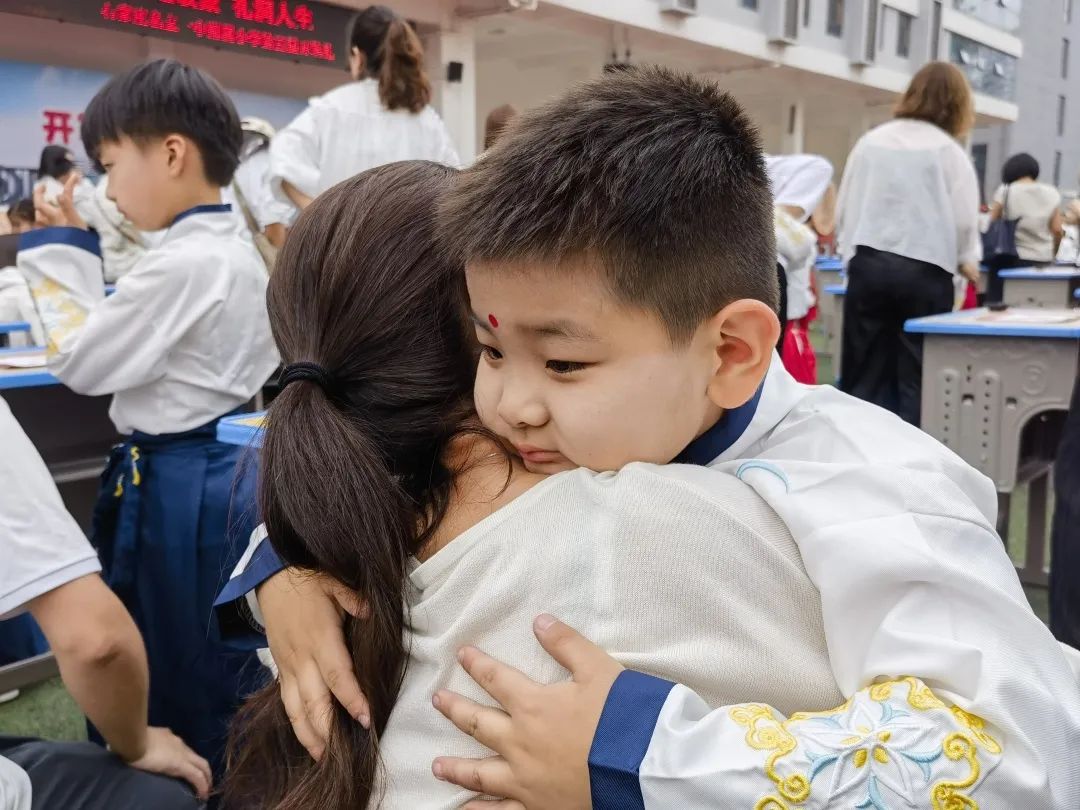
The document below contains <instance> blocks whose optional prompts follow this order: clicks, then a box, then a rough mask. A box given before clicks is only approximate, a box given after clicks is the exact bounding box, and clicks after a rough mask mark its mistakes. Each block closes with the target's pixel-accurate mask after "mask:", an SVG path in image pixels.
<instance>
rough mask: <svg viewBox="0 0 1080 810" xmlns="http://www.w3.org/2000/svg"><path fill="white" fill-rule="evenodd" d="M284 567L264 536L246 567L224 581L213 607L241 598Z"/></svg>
mask: <svg viewBox="0 0 1080 810" xmlns="http://www.w3.org/2000/svg"><path fill="white" fill-rule="evenodd" d="M284 568H285V563H283V562H282V561H281V558H280V557H278V555H277V552H276V551H274V547H273V546H272V545H270V540H269V539H265V538H264V539H263V540H262V541H261V542H260V543H259V545H258V547H257V548H256V549H255V553H254V554H252V555H251V559H250V560H249V561H248V564H247V568H245V569H244V570H243V572H242V573H240V574H238V575H237V576H235V577H233V578H232V579H230V580H229V581H228V582H227V583H225V587H224V588H222V589H221V593H219V594H218V597H217V599H216V600H215V601H214V607H221V606H222V605H226V604H228V603H229V602H234V601H236V600H237V599H240V598H242V597H243V596H245V595H247V594H248V593H250V592H251V591H253V590H255V589H256V588H257V587H259V586H260V585H262V584H263V583H264V582H266V580H268V579H270V577H272V576H273V575H274V574H276V573H277V572H278V571H281V570H283V569H284Z"/></svg>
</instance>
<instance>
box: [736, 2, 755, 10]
mask: <svg viewBox="0 0 1080 810" xmlns="http://www.w3.org/2000/svg"><path fill="white" fill-rule="evenodd" d="M739 5H741V6H742V7H743V8H748V9H750V10H751V11H757V0H739Z"/></svg>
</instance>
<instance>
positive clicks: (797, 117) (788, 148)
mask: <svg viewBox="0 0 1080 810" xmlns="http://www.w3.org/2000/svg"><path fill="white" fill-rule="evenodd" d="M781 115H782V117H781V126H782V127H783V129H782V130H781V135H780V153H781V154H784V155H797V154H801V153H802V152H804V151H805V149H806V147H805V137H806V102H805V101H803V99H802V98H798V99H788V100H787V101H785V102H784V105H783V107H782V109H781Z"/></svg>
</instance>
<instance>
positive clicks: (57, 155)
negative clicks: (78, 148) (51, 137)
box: [38, 144, 75, 180]
mask: <svg viewBox="0 0 1080 810" xmlns="http://www.w3.org/2000/svg"><path fill="white" fill-rule="evenodd" d="M74 168H75V162H74V161H73V160H72V159H71V150H70V149H68V148H67V147H66V146H60V145H59V144H50V145H49V146H46V147H45V148H44V149H42V150H41V162H40V163H38V176H39V177H52V178H53V179H55V180H59V179H60V178H61V177H63V176H64V175H65V174H67V173H68V172H70V171H71V170H72V169H74Z"/></svg>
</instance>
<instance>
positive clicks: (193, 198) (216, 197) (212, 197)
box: [173, 183, 221, 219]
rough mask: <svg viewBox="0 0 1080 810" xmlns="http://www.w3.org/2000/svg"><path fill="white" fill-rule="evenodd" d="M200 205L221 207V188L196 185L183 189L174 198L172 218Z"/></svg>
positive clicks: (206, 184)
mask: <svg viewBox="0 0 1080 810" xmlns="http://www.w3.org/2000/svg"><path fill="white" fill-rule="evenodd" d="M200 205H221V187H220V186H214V185H210V184H209V183H198V184H195V185H193V186H190V187H189V188H186V189H184V190H183V191H181V192H180V193H179V194H178V195H177V196H176V203H175V205H174V206H173V208H174V209H175V210H174V211H173V218H174V219H175V218H176V217H178V216H180V215H181V214H182V213H184V212H185V211H190V210H191V209H192V208H196V207H198V206H200Z"/></svg>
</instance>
